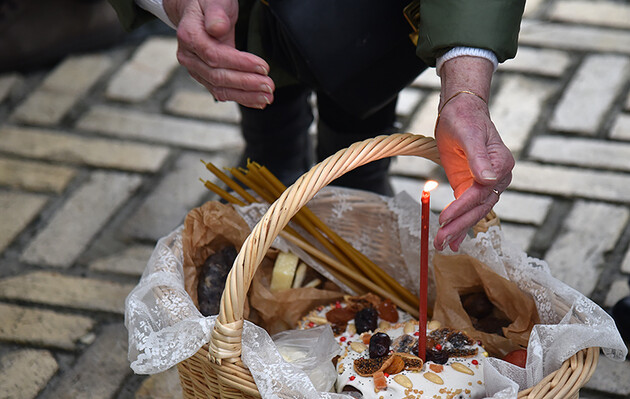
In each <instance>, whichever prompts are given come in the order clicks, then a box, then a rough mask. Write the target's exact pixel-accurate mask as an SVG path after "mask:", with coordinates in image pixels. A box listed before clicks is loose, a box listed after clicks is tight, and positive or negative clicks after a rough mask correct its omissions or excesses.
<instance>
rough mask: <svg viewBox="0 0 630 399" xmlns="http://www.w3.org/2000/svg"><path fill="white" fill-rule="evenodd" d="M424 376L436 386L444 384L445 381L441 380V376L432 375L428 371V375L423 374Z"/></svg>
mask: <svg viewBox="0 0 630 399" xmlns="http://www.w3.org/2000/svg"><path fill="white" fill-rule="evenodd" d="M422 376H423V377H424V378H426V379H427V380H429V381H431V382H432V383H434V384H438V385H443V384H444V380H443V379H442V378H440V376H439V375H437V374H435V373H432V372H430V371H427V372H426V373H424V374H422Z"/></svg>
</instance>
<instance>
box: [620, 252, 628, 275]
mask: <svg viewBox="0 0 630 399" xmlns="http://www.w3.org/2000/svg"><path fill="white" fill-rule="evenodd" d="M621 271H622V272H623V273H628V274H630V249H628V251H626V255H625V256H624V257H623V261H622V262H621Z"/></svg>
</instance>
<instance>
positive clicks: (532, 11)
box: [523, 0, 544, 18]
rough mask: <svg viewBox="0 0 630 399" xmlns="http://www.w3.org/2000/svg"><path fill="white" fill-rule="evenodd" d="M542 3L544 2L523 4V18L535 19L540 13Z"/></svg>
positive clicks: (531, 1) (536, 0) (530, 1)
mask: <svg viewBox="0 0 630 399" xmlns="http://www.w3.org/2000/svg"><path fill="white" fill-rule="evenodd" d="M543 3H544V0H528V1H526V2H525V10H524V11H523V17H524V18H533V17H536V16H537V14H538V13H539V12H540V9H541V8H542V7H541V4H543Z"/></svg>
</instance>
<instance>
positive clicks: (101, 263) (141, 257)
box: [89, 245, 154, 276]
mask: <svg viewBox="0 0 630 399" xmlns="http://www.w3.org/2000/svg"><path fill="white" fill-rule="evenodd" d="M153 249H154V247H152V246H147V245H137V246H132V247H129V248H127V249H125V250H124V251H122V252H120V253H116V254H113V255H110V256H107V257H104V258H100V259H97V260H95V261H94V262H92V263H90V266H89V267H90V270H96V271H100V272H108V273H119V274H127V275H131V276H140V275H142V273H143V272H144V269H145V267H146V266H147V262H148V261H149V258H150V257H151V254H152V253H153Z"/></svg>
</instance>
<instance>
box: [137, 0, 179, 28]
mask: <svg viewBox="0 0 630 399" xmlns="http://www.w3.org/2000/svg"><path fill="white" fill-rule="evenodd" d="M135 1H136V4H137V5H138V6H139V7H140V8H143V9H145V10H147V11H148V12H150V13H151V14H153V15H155V16H156V17H158V18H159V19H160V20H161V21H162V22H164V23H165V24H166V25H168V26H170V27H171V28H173V29H177V27H176V26H175V24H173V23H172V22H171V20H170V19H169V18H168V15H166V11H164V6H163V5H162V0H135Z"/></svg>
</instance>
